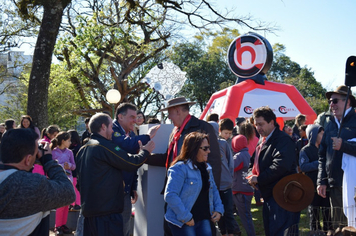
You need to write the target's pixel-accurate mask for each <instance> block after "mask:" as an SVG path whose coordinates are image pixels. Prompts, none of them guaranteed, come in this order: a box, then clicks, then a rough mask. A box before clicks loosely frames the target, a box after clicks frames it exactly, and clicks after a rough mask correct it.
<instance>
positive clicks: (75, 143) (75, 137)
mask: <svg viewBox="0 0 356 236" xmlns="http://www.w3.org/2000/svg"><path fill="white" fill-rule="evenodd" d="M68 133H69V134H70V137H71V138H70V141H71V144H70V146H69V149H70V150H71V151H72V152H73V156H74V161H75V163H77V160H76V156H77V153H78V151H79V149H80V148H81V146H82V145H81V141H80V137H79V134H78V132H77V131H75V130H68ZM72 176H73V185H74V190H75V195H76V198H75V202H74V203H73V204H72V205H71V206H72V208H71V210H76V211H77V210H80V208H81V207H80V193H79V191H78V189H77V170H76V169H74V170H73V171H72Z"/></svg>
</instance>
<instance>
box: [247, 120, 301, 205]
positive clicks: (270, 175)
mask: <svg viewBox="0 0 356 236" xmlns="http://www.w3.org/2000/svg"><path fill="white" fill-rule="evenodd" d="M258 145H259V144H258ZM253 159H254V156H253V158H252V160H253ZM252 165H253V163H252ZM258 165H259V169H260V174H259V176H258V177H257V182H258V186H259V188H260V190H261V194H262V197H263V198H264V199H266V200H268V199H269V198H270V197H272V195H273V187H274V186H275V185H276V184H277V182H278V181H279V180H280V179H282V178H283V177H285V176H287V175H290V174H294V173H296V168H297V163H296V159H295V143H294V142H293V140H292V138H291V137H289V136H288V135H287V134H286V133H285V132H283V131H280V130H279V128H278V127H276V129H275V130H274V131H273V133H272V135H271V137H270V138H269V139H268V140H267V142H266V143H265V145H263V147H262V149H261V152H260V156H259V162H258Z"/></svg>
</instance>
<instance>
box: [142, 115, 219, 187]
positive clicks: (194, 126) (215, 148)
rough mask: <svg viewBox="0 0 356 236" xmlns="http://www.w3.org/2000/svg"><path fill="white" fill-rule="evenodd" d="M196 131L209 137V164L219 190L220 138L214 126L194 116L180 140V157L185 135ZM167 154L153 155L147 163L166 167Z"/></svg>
mask: <svg viewBox="0 0 356 236" xmlns="http://www.w3.org/2000/svg"><path fill="white" fill-rule="evenodd" d="M195 131H200V132H203V133H206V134H208V135H209V144H210V153H209V155H208V162H209V164H210V165H211V167H212V168H213V176H214V181H215V184H216V186H217V188H218V189H219V188H220V178H221V154H220V147H219V143H218V138H217V137H216V134H215V130H214V128H213V126H211V125H210V124H209V123H207V122H205V121H203V120H199V119H198V118H196V117H194V116H192V117H191V119H190V121H189V122H188V123H187V124H186V125H185V127H184V130H183V131H182V134H181V136H180V138H179V140H178V148H177V150H178V155H179V153H180V149H181V148H182V145H183V140H184V137H185V135H187V134H189V133H192V132H195ZM172 139H173V134H171V136H170V137H169V143H170V142H171V140H172ZM167 152H168V150H167V151H166V153H164V154H153V155H151V156H150V157H148V159H147V161H146V163H147V164H149V165H155V166H165V165H166V161H167ZM171 162H172V157H170V159H169V162H168V163H169V165H170V164H171ZM169 165H168V167H169Z"/></svg>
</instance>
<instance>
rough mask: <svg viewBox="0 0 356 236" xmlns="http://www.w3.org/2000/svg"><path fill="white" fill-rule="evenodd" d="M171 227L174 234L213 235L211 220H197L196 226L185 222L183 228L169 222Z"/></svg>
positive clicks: (176, 235)
mask: <svg viewBox="0 0 356 236" xmlns="http://www.w3.org/2000/svg"><path fill="white" fill-rule="evenodd" d="M168 226H169V228H171V231H172V234H173V236H200V235H204V236H211V235H212V234H211V228H210V221H209V220H201V221H198V222H195V225H194V226H188V225H186V224H184V225H183V226H182V228H179V227H178V226H176V225H174V224H171V223H169V222H168Z"/></svg>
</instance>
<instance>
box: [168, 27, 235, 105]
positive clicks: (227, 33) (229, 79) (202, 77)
mask: <svg viewBox="0 0 356 236" xmlns="http://www.w3.org/2000/svg"><path fill="white" fill-rule="evenodd" d="M207 36H208V37H209V38H211V42H212V43H211V45H209V46H206V44H205V43H204V39H205V38H206V37H207ZM237 36H238V31H237V30H232V31H231V30H229V29H227V28H225V29H223V30H222V31H221V32H214V33H209V34H208V35H204V34H200V35H197V36H196V37H195V38H196V39H195V40H194V41H193V42H186V43H179V44H176V45H174V46H173V48H172V50H171V51H170V54H169V57H170V59H171V60H172V61H173V63H175V64H176V65H178V66H179V67H180V68H181V69H182V70H183V71H185V72H187V81H186V83H185V85H184V86H183V88H182V91H181V92H180V95H183V96H185V97H187V98H189V99H190V100H192V101H196V102H197V104H198V106H199V107H200V110H201V111H202V110H203V109H204V107H205V105H206V103H207V102H208V101H209V99H210V97H211V95H212V94H213V93H215V92H216V91H219V90H221V89H223V88H225V87H228V86H230V85H232V84H234V82H235V81H236V76H235V75H234V74H233V73H232V72H231V71H230V69H229V67H228V65H227V64H226V51H227V49H228V47H229V45H230V43H231V41H232V40H233V39H234V38H236V37H237Z"/></svg>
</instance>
